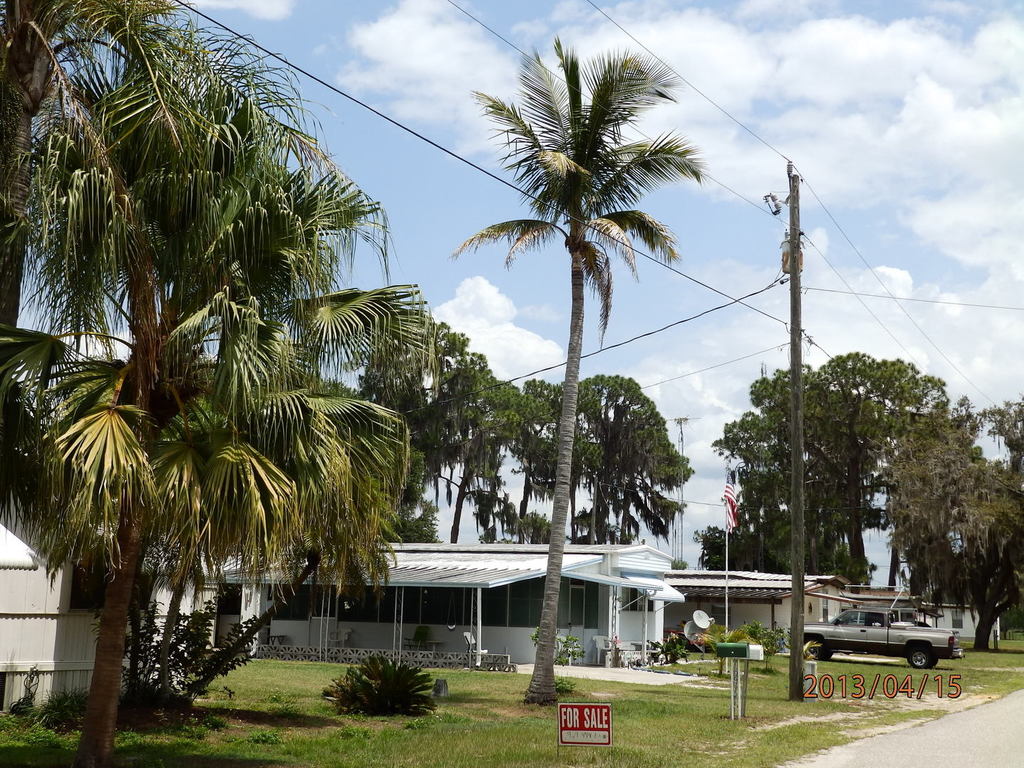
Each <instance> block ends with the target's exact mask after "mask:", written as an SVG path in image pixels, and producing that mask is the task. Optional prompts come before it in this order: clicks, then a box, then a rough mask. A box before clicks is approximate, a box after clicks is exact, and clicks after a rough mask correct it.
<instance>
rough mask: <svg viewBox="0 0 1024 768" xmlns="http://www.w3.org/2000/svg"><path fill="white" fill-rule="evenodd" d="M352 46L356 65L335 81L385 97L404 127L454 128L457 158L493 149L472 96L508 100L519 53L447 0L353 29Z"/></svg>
mask: <svg viewBox="0 0 1024 768" xmlns="http://www.w3.org/2000/svg"><path fill="white" fill-rule="evenodd" d="M484 20H485V21H486V15H484ZM349 43H350V44H351V46H352V48H353V49H354V50H355V51H356V52H357V53H358V54H359V56H360V57H361V58H360V59H357V60H353V61H351V62H349V63H348V64H347V65H346V66H345V67H344V68H343V69H342V70H341V72H340V73H339V74H338V80H339V81H340V82H341V83H342V84H343V85H345V86H346V87H348V88H352V89H355V90H357V91H359V92H362V93H366V92H371V93H374V94H379V95H381V96H384V97H386V98H387V99H388V100H389V109H390V110H391V111H392V112H393V113H394V114H395V116H396V117H398V118H400V119H402V120H417V121H420V122H423V123H427V124H442V125H451V126H453V127H455V128H456V131H457V133H458V135H459V137H460V140H461V144H460V149H461V150H462V151H486V150H487V149H489V148H490V147H491V144H490V142H489V137H490V134H491V129H490V128H489V127H488V126H487V124H486V121H485V120H484V118H483V116H482V112H481V109H480V106H479V105H478V104H477V103H476V101H475V100H474V99H473V97H472V93H473V92H474V91H482V92H484V93H488V94H493V95H505V94H508V93H509V92H510V91H511V90H512V88H513V86H514V84H515V77H516V71H517V61H518V54H516V53H515V52H514V51H511V49H509V48H505V47H503V46H502V44H501V43H500V42H497V41H496V40H494V38H492V37H490V36H489V34H488V32H486V31H485V30H484V29H482V28H481V27H480V26H478V25H477V24H475V23H473V22H472V21H471V20H470V19H468V18H467V17H465V16H463V15H462V14H460V13H459V12H458V11H457V10H456V9H455V8H453V7H452V6H451V5H449V4H448V3H446V2H444V0H401V2H399V3H398V5H396V6H393V7H392V8H391V9H389V10H388V11H386V12H385V13H384V14H383V15H382V16H380V17H379V18H378V19H376V20H375V21H372V22H370V23H367V24H361V25H357V26H356V27H354V28H353V29H352V30H351V32H350V35H349Z"/></svg>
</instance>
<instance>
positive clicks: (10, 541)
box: [0, 525, 40, 571]
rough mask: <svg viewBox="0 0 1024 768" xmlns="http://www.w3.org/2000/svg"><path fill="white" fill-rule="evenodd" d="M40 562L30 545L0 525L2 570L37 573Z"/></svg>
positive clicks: (0, 560) (0, 568) (0, 567)
mask: <svg viewBox="0 0 1024 768" xmlns="http://www.w3.org/2000/svg"><path fill="white" fill-rule="evenodd" d="M39 562H40V561H39V558H38V556H37V555H36V553H35V552H33V551H32V549H31V547H29V546H28V544H26V543H25V542H23V541H22V540H21V539H19V538H18V537H17V536H15V535H14V534H13V533H11V532H10V531H9V530H7V529H6V528H4V526H2V525H0V570H7V571H35V570H38V568H39Z"/></svg>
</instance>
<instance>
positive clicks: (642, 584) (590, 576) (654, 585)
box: [572, 573, 686, 603]
mask: <svg viewBox="0 0 1024 768" xmlns="http://www.w3.org/2000/svg"><path fill="white" fill-rule="evenodd" d="M572 577H573V578H574V579H580V580H581V581H592V582H594V583H596V584H604V585H606V586H609V587H629V588H631V589H637V590H641V591H644V590H647V591H649V593H650V594H649V597H650V598H651V600H661V601H662V602H666V603H685V602H686V595H684V594H683V593H681V592H679V591H678V590H677V589H675V588H673V587H670V586H669V585H668V584H666V583H665V582H664V581H662V580H661V579H654V578H651V577H650V576H633V575H628V574H623V575H622V576H608V575H605V574H603V573H574V574H573V575H572Z"/></svg>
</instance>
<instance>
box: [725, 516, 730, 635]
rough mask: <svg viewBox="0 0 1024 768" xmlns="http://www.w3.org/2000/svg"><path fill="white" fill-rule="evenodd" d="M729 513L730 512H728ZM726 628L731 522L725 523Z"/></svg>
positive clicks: (726, 628)
mask: <svg viewBox="0 0 1024 768" xmlns="http://www.w3.org/2000/svg"><path fill="white" fill-rule="evenodd" d="M726 514H728V512H726ZM725 630H726V631H727V632H728V631H729V523H728V521H727V522H726V524H725Z"/></svg>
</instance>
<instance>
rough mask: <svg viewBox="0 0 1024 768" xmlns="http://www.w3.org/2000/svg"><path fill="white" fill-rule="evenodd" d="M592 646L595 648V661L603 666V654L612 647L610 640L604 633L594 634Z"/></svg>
mask: <svg viewBox="0 0 1024 768" xmlns="http://www.w3.org/2000/svg"><path fill="white" fill-rule="evenodd" d="M594 647H595V648H597V663H598V665H601V666H603V665H604V660H605V655H606V654H607V653H608V651H610V650H611V649H612V644H611V641H610V640H609V639H608V638H607V636H605V635H594Z"/></svg>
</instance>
